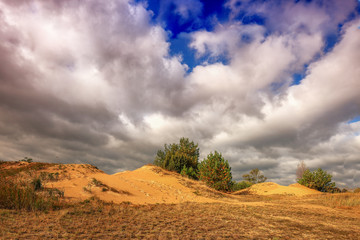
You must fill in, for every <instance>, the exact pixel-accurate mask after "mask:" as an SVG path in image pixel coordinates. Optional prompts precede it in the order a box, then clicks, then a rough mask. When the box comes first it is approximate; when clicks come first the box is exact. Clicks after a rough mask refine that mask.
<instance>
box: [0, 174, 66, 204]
mask: <svg viewBox="0 0 360 240" xmlns="http://www.w3.org/2000/svg"><path fill="white" fill-rule="evenodd" d="M63 196H64V193H63V192H62V191H60V190H58V189H43V188H42V186H41V182H40V179H34V180H33V181H32V182H28V183H26V182H19V183H17V182H15V181H11V180H8V179H7V180H6V179H1V180H0V208H3V209H16V210H21V209H23V210H27V211H35V210H40V211H47V210H53V209H58V208H60V206H61V204H60V201H59V200H60V198H61V197H63Z"/></svg>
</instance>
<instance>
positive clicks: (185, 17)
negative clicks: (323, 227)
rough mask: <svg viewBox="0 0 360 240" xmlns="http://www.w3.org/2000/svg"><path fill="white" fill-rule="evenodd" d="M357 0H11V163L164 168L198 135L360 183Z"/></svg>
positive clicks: (209, 143)
mask: <svg viewBox="0 0 360 240" xmlns="http://www.w3.org/2000/svg"><path fill="white" fill-rule="evenodd" d="M359 9H360V7H359V2H358V1H356V0H346V1H345V0H344V1H337V0H328V1H285V0H284V1H250V0H243V1H240V0H228V1H218V2H217V3H216V4H215V5H214V4H213V5H210V4H209V3H206V2H205V1H200V0H186V1H179V0H171V1H151V0H149V1H128V0H108V1H106V2H103V1H96V0H87V1H70V0H65V1H55V0H49V1H40V0H39V1H38V0H33V1H26V0H19V1H11V0H0V40H1V41H0V62H1V64H0V160H19V159H21V158H23V157H25V156H27V157H32V158H33V159H35V160H37V161H45V162H61V163H91V164H95V165H96V166H98V167H99V168H101V169H102V170H104V171H106V172H108V173H114V172H118V171H122V170H133V169H135V168H138V167H140V166H142V165H144V164H146V163H151V162H152V161H153V159H154V156H155V154H156V152H157V150H158V149H161V148H162V147H163V145H164V144H165V143H174V142H178V140H179V139H180V138H181V137H188V138H190V139H191V140H194V141H195V142H197V143H199V147H200V152H201V159H203V158H204V157H205V156H206V155H207V154H208V153H210V152H211V151H214V150H217V151H220V152H222V154H223V156H224V157H225V158H226V159H228V160H229V162H230V165H231V166H232V173H233V177H234V179H236V180H241V176H242V175H243V174H244V173H245V172H248V171H249V170H251V169H252V168H255V167H257V168H259V169H261V170H262V171H263V172H264V173H265V175H266V176H267V177H268V178H269V180H270V181H274V182H277V183H279V184H290V183H292V182H294V179H295V172H296V166H297V164H298V162H299V161H301V160H304V161H305V163H306V164H307V165H308V167H310V169H315V168H318V167H321V168H323V169H325V170H327V171H328V172H330V173H331V174H332V175H333V179H334V180H335V181H336V182H337V184H338V185H339V186H348V187H355V186H360V185H359V184H360V121H359V116H360V64H359V63H360V40H359V39H360V29H359V26H360V17H359V12H360V10H359Z"/></svg>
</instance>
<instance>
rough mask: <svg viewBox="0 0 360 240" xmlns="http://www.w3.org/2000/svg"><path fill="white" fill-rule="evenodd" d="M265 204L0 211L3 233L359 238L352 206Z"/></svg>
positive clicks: (295, 201) (91, 204)
mask: <svg viewBox="0 0 360 240" xmlns="http://www.w3.org/2000/svg"><path fill="white" fill-rule="evenodd" d="M246 197H247V198H251V196H246ZM256 200H257V199H254V201H256ZM305 200H306V199H305ZM265 203H267V204H266V205H265V206H261V205H259V206H257V205H254V206H249V205H239V204H221V203H183V204H155V205H132V204H129V203H123V204H118V205H115V204H109V203H103V202H101V201H97V200H91V201H85V202H84V203H82V204H77V205H75V206H73V207H70V208H67V209H65V210H60V211H51V212H49V213H47V214H46V213H41V212H40V213H33V212H21V211H20V212H17V211H11V210H0V221H1V223H2V224H1V226H0V238H17V239H42V238H70V239H89V238H96V239H104V238H107V239H108V238H110V239H111V238H112V239H129V238H133V239H358V236H359V235H360V221H359V220H360V216H359V214H354V212H353V211H349V210H341V209H339V210H337V209H329V208H326V207H323V208H322V207H317V208H314V207H316V206H314V205H309V204H308V203H306V206H303V205H302V204H304V203H305V202H304V201H303V200H301V199H299V198H288V197H284V196H282V197H279V198H274V199H271V201H270V202H267V201H266V202H265ZM289 203H290V204H289ZM353 210H354V209H353ZM357 211H358V209H357ZM357 213H359V212H357Z"/></svg>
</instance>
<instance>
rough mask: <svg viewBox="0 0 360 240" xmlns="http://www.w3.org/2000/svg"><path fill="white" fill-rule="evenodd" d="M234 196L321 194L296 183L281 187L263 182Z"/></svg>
mask: <svg viewBox="0 0 360 240" xmlns="http://www.w3.org/2000/svg"><path fill="white" fill-rule="evenodd" d="M233 194H234V195H242V194H256V195H275V194H281V195H293V196H305V195H311V194H321V192H319V191H317V190H314V189H310V188H308V187H305V186H303V185H300V184H298V183H294V184H291V185H289V186H282V185H279V184H277V183H273V182H264V183H258V184H255V185H252V186H251V187H249V188H247V189H243V190H240V191H237V192H235V193H233Z"/></svg>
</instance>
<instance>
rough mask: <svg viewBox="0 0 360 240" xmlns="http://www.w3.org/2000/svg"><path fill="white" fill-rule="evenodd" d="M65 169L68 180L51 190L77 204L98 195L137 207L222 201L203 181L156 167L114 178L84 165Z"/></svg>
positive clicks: (143, 168) (60, 182)
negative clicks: (61, 192)
mask: <svg viewBox="0 0 360 240" xmlns="http://www.w3.org/2000/svg"><path fill="white" fill-rule="evenodd" d="M63 166H65V169H63V170H64V174H65V175H64V176H65V177H64V178H60V179H59V180H58V181H56V182H50V183H48V187H53V188H58V189H61V190H63V191H64V192H65V197H67V198H69V199H71V200H75V201H76V200H80V201H81V200H85V199H88V198H89V197H92V196H94V197H97V198H99V199H101V200H104V201H108V202H111V201H112V202H114V203H121V202H131V203H134V204H147V203H182V202H218V200H216V198H215V199H214V198H213V197H209V196H210V195H213V196H216V195H217V194H220V193H218V192H216V191H214V190H212V189H210V188H208V187H207V186H205V184H203V183H202V182H199V181H194V180H191V179H187V178H184V177H182V176H181V175H179V174H177V173H174V172H169V171H166V170H164V169H161V168H159V167H156V166H152V165H145V166H143V167H141V168H139V169H137V170H134V171H125V172H121V173H116V174H113V175H108V174H106V173H104V172H102V171H100V170H99V171H96V170H94V169H88V168H87V167H83V166H82V165H78V166H74V164H72V165H63ZM94 179H95V180H94Z"/></svg>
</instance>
